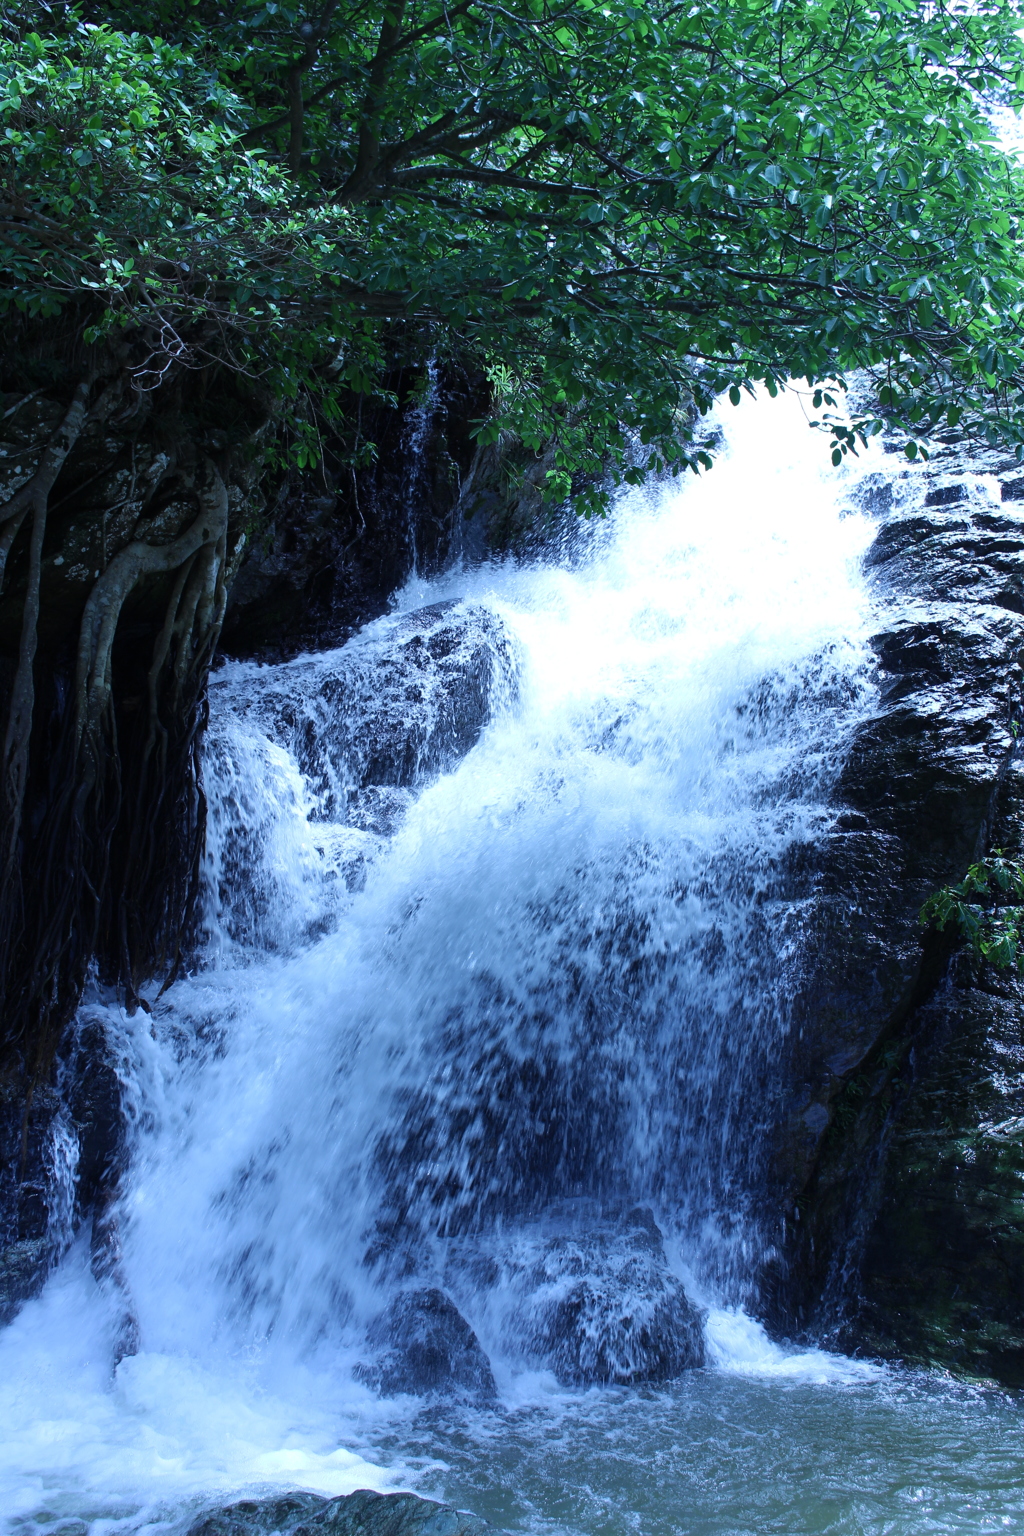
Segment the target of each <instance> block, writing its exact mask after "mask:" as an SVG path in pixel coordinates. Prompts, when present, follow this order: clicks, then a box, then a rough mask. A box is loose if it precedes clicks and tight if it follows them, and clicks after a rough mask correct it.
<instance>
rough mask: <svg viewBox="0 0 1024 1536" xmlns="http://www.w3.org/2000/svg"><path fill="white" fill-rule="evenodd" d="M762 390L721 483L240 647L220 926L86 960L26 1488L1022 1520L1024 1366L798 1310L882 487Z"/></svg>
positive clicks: (46, 1492)
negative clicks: (910, 1344)
mask: <svg viewBox="0 0 1024 1536" xmlns="http://www.w3.org/2000/svg"><path fill="white" fill-rule="evenodd" d="M721 427H722V429H723V431H724V432H725V435H726V443H727V450H726V452H725V454H724V457H723V460H722V462H721V463H720V464H719V465H718V466H717V467H716V468H715V470H714V471H713V472H712V473H711V474H710V475H708V476H707V477H706V478H702V479H701V480H700V481H697V482H691V483H690V484H688V485H687V486H685V487H683V486H681V485H676V484H669V485H667V486H663V487H660V488H658V489H656V490H655V491H653V492H650V493H648V494H646V495H642V494H640V493H638V492H632V493H629V494H628V495H626V496H624V497H623V498H621V500H620V501H619V503H618V504H617V506H616V507H615V509H614V511H613V513H612V515H611V517H610V518H609V519H608V521H607V523H604V524H599V525H594V526H592V527H587V528H582V529H580V530H577V531H575V532H573V533H571V534H569V535H567V536H566V538H565V540H564V541H563V542H562V543H561V544H559V543H558V542H557V541H556V540H552V541H551V544H550V547H549V548H548V549H547V550H546V551H545V552H544V555H543V557H540V556H538V557H537V558H535V559H532V560H529V561H520V562H518V563H516V562H512V561H508V562H494V563H491V564H486V565H482V566H477V567H467V568H466V569H460V570H455V571H451V572H449V573H447V574H446V575H444V576H442V577H439V578H437V579H436V580H433V581H414V582H412V583H410V586H409V587H408V588H407V589H406V590H405V591H404V592H403V593H402V594H401V595H400V598H399V600H398V603H397V605H396V608H395V611H394V612H393V613H391V614H389V615H388V616H387V617H386V618H385V619H382V620H380V621H378V622H377V623H375V624H372V625H370V626H368V627H367V629H366V630H365V631H363V632H362V633H361V634H360V635H359V636H357V637H356V638H355V639H354V640H353V641H352V642H350V643H349V645H347V646H345V647H343V648H342V649H341V650H338V651H333V652H324V653H322V654H318V655H311V656H305V657H300V658H298V659H296V660H295V661H293V662H289V663H286V664H282V665H280V666H274V667H261V666H258V665H255V664H248V663H245V664H243V663H229V664H228V665H226V666H224V667H223V668H222V669H221V670H220V671H219V672H218V673H217V674H216V675H215V677H214V679H213V682H212V685H211V690H210V694H211V722H210V730H209V734H208V738H207V743H206V747H205V759H204V764H205V766H204V776H205V788H206V793H207V796H208V800H209V807H210V816H209V837H208V853H207V899H206V919H205V923H206V943H205V949H204V957H203V962H202V964H201V965H200V966H199V967H198V968H197V969H196V971H195V974H194V975H192V976H190V977H187V978H185V979H183V980H181V981H178V982H177V983H176V984H175V985H174V986H173V987H172V988H170V989H169V991H168V992H167V993H166V994H165V995H163V996H161V997H157V996H156V989H154V990H153V994H152V996H151V997H150V999H149V1002H150V1005H151V1009H152V1011H151V1012H150V1013H146V1012H143V1011H140V1012H138V1013H136V1014H135V1015H134V1016H133V1017H131V1018H128V1017H126V1016H125V1015H124V1014H123V1012H122V1010H121V1009H120V1008H119V1007H118V1006H117V1004H116V1001H115V1000H113V999H112V998H110V997H108V996H105V995H103V994H102V993H100V992H99V991H98V990H97V991H94V992H93V993H92V994H91V995H90V996H89V997H87V999H86V1000H85V1002H84V1003H83V1007H82V1009H81V1013H80V1017H79V1021H78V1024H77V1026H76V1027H77V1029H78V1030H79V1031H81V1032H82V1036H83V1038H85V1037H86V1036H88V1038H89V1039H90V1040H93V1041H95V1040H102V1041H103V1042H104V1049H105V1051H106V1053H107V1059H109V1060H110V1061H111V1062H112V1063H113V1066H112V1069H111V1070H112V1071H113V1072H114V1073H115V1074H116V1079H117V1083H118V1091H119V1093H120V1097H121V1105H122V1111H123V1114H124V1117H125V1119H126V1122H127V1125H128V1128H129V1129H128V1137H127V1143H126V1145H125V1147H124V1148H123V1162H124V1171H123V1173H122V1176H121V1183H120V1192H119V1197H118V1201H117V1204H116V1207H114V1208H112V1209H111V1210H110V1211H108V1212H105V1213H104V1216H103V1224H102V1226H101V1227H99V1228H98V1229H97V1231H98V1232H99V1237H98V1238H97V1236H96V1233H95V1232H94V1233H93V1235H92V1251H90V1233H89V1231H88V1230H82V1231H80V1232H78V1233H77V1234H75V1233H72V1232H71V1231H70V1230H69V1231H68V1234H67V1244H66V1251H65V1252H64V1256H63V1258H62V1260H61V1262H60V1264H59V1265H58V1266H57V1268H56V1269H55V1271H54V1273H53V1274H52V1275H51V1276H50V1278H49V1280H48V1283H47V1285H46V1287H45V1289H44V1291H43V1293H42V1294H41V1295H40V1296H39V1297H38V1298H37V1299H36V1300H33V1301H30V1302H28V1303H27V1304H26V1305H25V1306H24V1307H23V1308H22V1310H21V1312H20V1313H19V1314H18V1316H17V1317H16V1318H15V1320H14V1321H13V1322H12V1323H11V1324H10V1325H9V1326H8V1327H7V1328H6V1329H4V1330H3V1331H2V1332H0V1531H3V1532H5V1533H10V1536H115V1533H124V1536H143V1533H145V1536H149V1533H154V1536H155V1533H157V1532H159V1533H167V1536H179V1533H183V1532H185V1531H186V1530H187V1528H188V1525H189V1524H190V1522H191V1521H192V1520H193V1519H194V1518H195V1516H196V1515H197V1513H198V1512H200V1511H201V1510H203V1509H206V1508H210V1507H212V1506H214V1505H223V1504H225V1503H227V1502H229V1501H230V1500H232V1499H235V1498H239V1497H242V1496H251V1495H254V1494H263V1493H269V1492H273V1491H275V1490H286V1489H305V1490H310V1491H313V1492H319V1493H324V1494H330V1495H334V1494H342V1493H347V1492H350V1491H352V1490H354V1489H356V1488H377V1489H381V1490H391V1489H404V1488H408V1489H412V1490H414V1491H416V1492H419V1493H421V1494H424V1495H426V1496H429V1497H434V1498H443V1499H445V1500H447V1501H449V1502H451V1503H454V1504H456V1505H457V1506H458V1507H460V1508H465V1509H470V1510H472V1511H473V1512H474V1513H476V1514H477V1515H479V1516H482V1517H483V1518H485V1519H488V1520H490V1521H491V1522H493V1524H494V1525H495V1526H496V1527H497V1528H498V1529H499V1530H505V1531H522V1532H530V1533H536V1536H548V1533H550V1536H556V1533H566V1536H620V1533H621V1536H626V1533H633V1532H637V1533H641V1536H670V1533H671V1536H747V1533H750V1536H754V1533H758V1536H760V1533H764V1532H779V1533H783V1536H797V1533H804V1532H806V1533H825V1532H835V1533H840V1532H841V1533H844V1536H846V1533H864V1536H876V1533H877V1536H883V1533H885V1536H904V1533H905V1536H913V1533H918V1532H938V1533H946V1532H949V1533H953V1532H964V1533H968V1532H978V1531H987V1530H1000V1529H1006V1528H1016V1527H1017V1526H1019V1525H1020V1524H1021V1522H1022V1521H1024V1493H1022V1491H1021V1490H1022V1488H1024V1438H1022V1435H1021V1408H1020V1401H1019V1399H1018V1398H1016V1397H1014V1396H1013V1395H1011V1394H1007V1393H1004V1392H1000V1391H997V1390H995V1389H994V1388H989V1387H986V1386H983V1385H975V1386H971V1385H967V1384H963V1383H956V1382H952V1381H949V1380H947V1379H944V1378H942V1377H940V1376H938V1375H930V1374H928V1373H924V1372H913V1371H906V1370H900V1369H896V1368H892V1367H883V1366H881V1365H878V1364H875V1363H873V1362H870V1361H863V1360H852V1359H847V1358H845V1357H843V1356H840V1355H834V1354H829V1353H826V1352H825V1351H824V1350H815V1349H813V1348H801V1349H797V1348H794V1347H790V1346H785V1345H783V1344H780V1343H774V1342H772V1341H770V1340H769V1338H768V1337H767V1335H766V1333H765V1331H764V1329H763V1328H762V1326H761V1325H760V1323H759V1322H758V1321H757V1294H758V1291H757V1285H758V1276H759V1274H761V1273H762V1272H763V1271H764V1268H765V1266H766V1265H770V1264H771V1261H772V1257H773V1254H774V1252H775V1247H776V1244H777V1243H778V1241H779V1233H780V1222H781V1219H782V1218H781V1213H780V1211H779V1209H778V1201H777V1200H775V1199H774V1190H773V1182H772V1172H771V1170H772V1148H773V1140H772V1138H773V1134H774V1128H775V1126H776V1125H777V1123H778V1120H779V1115H780V1105H781V1104H782V1103H783V1102H784V1098H785V1093H786V1084H785V1081H784V1071H783V1063H784V1061H785V1050H786V1040H787V1033H788V1029H789V1017H788V1008H789V1004H790V1000H791V998H792V996H793V995H794V989H795V987H796V985H797V977H798V974H799V962H800V954H801V949H800V946H801V934H802V931H803V929H802V924H803V922H804V918H805V915H806V910H807V903H808V900H809V897H808V893H807V890H806V889H805V886H804V885H801V882H800V879H799V878H797V874H795V872H799V870H800V868H801V867H802V865H803V864H804V863H805V862H806V860H805V858H804V855H805V853H806V851H807V850H808V849H812V848H813V847H814V845H815V842H816V839H819V838H820V837H821V836H822V835H823V834H824V833H825V832H827V830H828V828H829V826H830V824H831V819H832V817H833V816H834V811H833V810H832V809H831V808H830V800H829V792H830V788H831V786H832V785H833V784H834V783H835V780H836V776H837V774H838V772H839V770H840V768H841V766H842V762H843V757H844V753H845V751H846V749H847V747H848V744H849V742H850V741H851V739H852V736H853V733H854V731H855V730H856V728H857V726H858V724H859V723H860V722H862V721H863V720H864V719H866V718H867V717H868V716H869V715H870V712H871V709H872V705H873V701H874V700H875V697H876V694H875V681H874V677H873V673H872V666H871V652H870V648H869V646H868V637H869V635H870V634H871V633H872V629H871V622H872V618H871V602H870V595H869V592H868V589H867V586H866V584H865V580H864V577H863V575H862V571H861V563H862V557H863V554H864V552H865V550H866V548H867V546H868V544H869V543H870V540H871V538H872V536H873V531H874V525H873V524H872V522H871V520H870V518H869V517H867V516H866V515H865V514H863V513H862V512H860V511H858V510H857V509H856V508H857V503H856V498H855V497H851V495H850V486H851V485H852V483H853V475H854V473H856V472H860V471H862V470H863V469H866V468H870V467H871V465H870V461H869V463H868V464H865V465H861V466H860V470H858V471H856V472H847V473H840V474H833V473H832V472H830V471H828V470H827V467H826V461H827V452H826V448H825V443H824V440H823V439H822V437H821V436H820V435H819V434H815V433H812V432H809V431H808V430H807V428H806V423H805V421H804V417H803V415H802V413H801V407H800V403H799V401H798V400H797V399H796V398H795V397H793V396H792V395H790V396H787V397H783V398H782V399H780V400H779V401H777V402H769V401H766V400H762V401H759V402H757V403H756V404H753V405H744V406H743V407H742V408H741V409H740V410H739V411H736V412H732V411H730V410H729V409H728V408H726V410H725V412H724V413H723V415H722V417H721ZM58 1131H59V1127H58ZM68 1145H70V1143H68ZM64 1148H65V1142H64V1141H61V1139H60V1137H59V1135H56V1134H55V1139H54V1151H53V1156H54V1159H55V1160H58V1159H59V1158H60V1157H61V1156H64V1157H65V1158H66V1160H67V1167H66V1168H65V1170H64V1173H65V1175H66V1177H65V1180H64V1185H65V1186H67V1187H72V1186H73V1180H74V1174H75V1169H74V1166H73V1161H74V1153H73V1150H72V1151H70V1152H67V1151H65V1150H63V1149H64ZM55 1165H56V1164H55ZM55 1187H63V1186H61V1185H60V1181H59V1180H58V1181H56V1184H55ZM65 1203H67V1204H68V1209H70V1208H71V1206H70V1203H68V1202H65ZM51 1219H52V1220H54V1221H58V1220H59V1219H60V1212H59V1211H56V1210H55V1212H54V1213H52V1217H51ZM424 1339H426V1340H427V1341H428V1343H429V1345H430V1348H429V1349H428V1350H426V1351H425V1350H424V1348H423V1347H422V1346H423V1341H424ZM410 1341H411V1342H410ZM439 1341H440V1342H439ZM417 1351H418V1353H417ZM428 1356H429V1358H428ZM431 1373H433V1374H431Z"/></svg>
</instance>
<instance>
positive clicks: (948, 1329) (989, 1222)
mask: <svg viewBox="0 0 1024 1536" xmlns="http://www.w3.org/2000/svg"><path fill="white" fill-rule="evenodd" d="M891 462H892V470H891V471H889V472H887V473H883V474H881V475H878V476H874V477H871V478H869V479H868V480H867V481H866V482H865V483H864V484H863V485H862V486H861V488H860V490H859V493H858V499H859V500H860V502H861V503H862V504H864V503H866V504H867V506H868V507H869V509H870V510H872V511H873V512H875V514H876V515H877V516H878V517H879V531H878V535H877V537H876V539H875V541H874V544H873V546H872V548H871V551H870V553H869V555H868V567H869V570H870V574H871V580H872V585H873V589H874V595H875V602H876V610H877V624H878V629H877V632H876V634H875V636H874V638H873V641H872V646H873V649H874V651H875V654H876V656H877V666H878V685H879V693H878V705H877V709H876V711H875V712H874V715H873V718H871V719H870V720H869V721H868V722H866V723H865V725H864V726H863V727H862V729H861V730H860V732H859V734H858V737H857V739H856V742H855V744H854V748H853V751H852V752H851V754H850V756H849V759H848V761H847V763H846V766H845V769H844V772H843V775H842V779H841V782H840V784H839V785H838V787H837V800H838V810H839V814H838V818H837V823H836V826H835V829H834V832H833V833H832V835H831V837H830V838H829V839H827V841H826V843H825V845H824V846H823V847H822V848H820V849H819V850H817V854H816V858H815V864H816V870H817V872H816V875H815V876H814V877H813V882H812V883H813V885H814V890H815V894H814V918H813V921H812V924H811V931H810V935H809V940H808V944H807V949H806V953H805V960H804V977H803V984H802V987H801V990H800V996H799V999H798V1007H797V1011H796V1017H795V1020H794V1026H795V1027H794V1031H793V1036H792V1045H791V1060H790V1081H791V1099H790V1104H789V1106H788V1114H787V1119H786V1126H785V1130H784V1133H783V1137H782V1144H781V1150H780V1165H779V1176H780V1180H781V1185H782V1188H783V1189H784V1191H785V1194H784V1197H783V1199H784V1203H785V1212H786V1215H785V1226H784V1232H783V1234H782V1242H781V1247H782V1252H783V1254H784V1256H785V1258H784V1263H783V1266H782V1272H781V1275H780V1276H779V1277H778V1281H779V1282H780V1283H779V1291H778V1295H779V1297H780V1298H781V1305H780V1306H779V1309H778V1314H777V1320H778V1321H779V1322H780V1324H781V1325H782V1326H783V1327H788V1328H790V1329H792V1328H793V1327H794V1325H795V1326H796V1327H797V1328H803V1329H805V1330H806V1331H807V1332H810V1333H815V1334H818V1335H820V1334H821V1332H822V1331H823V1330H825V1329H828V1328H832V1329H834V1330H836V1332H837V1335H838V1337H839V1338H840V1339H841V1341H842V1342H843V1343H845V1344H846V1345H847V1346H848V1347H849V1346H860V1347H863V1348H865V1349H867V1350H869V1351H870V1352H873V1353H875V1352H877V1353H883V1354H888V1355H903V1356H906V1357H908V1358H914V1359H918V1360H930V1361H936V1362H939V1363H942V1364H949V1365H962V1366H967V1367H970V1368H973V1369H980V1370H982V1371H983V1372H984V1373H986V1374H993V1375H996V1376H999V1377H1000V1378H1001V1379H1004V1380H1014V1381H1016V1380H1017V1379H1018V1378H1019V1377H1020V1375H1021V1361H1022V1358H1024V1357H1022V1356H1021V1334H1020V1330H1021V1322H1022V1305H1024V1295H1022V1294H1021V1289H1020V1281H1019V1278H1017V1277H1018V1276H1019V1268H1018V1266H1019V1254H1020V1252H1021V1247H1020V1245H1021V1240H1022V1236H1024V1198H1022V1191H1021V1189H1020V1183H1019V1173H1018V1169H1019V1167H1020V1165H1021V1150H1022V1144H1021V1130H1022V1128H1024V1122H1021V1121H1020V1120H1019V1119H1018V1118H1017V1116H1018V1114H1019V1110H1018V1105H1017V1099H1018V1097H1019V1094H1020V1087H1019V1083H1018V1080H1017V1062H1018V1059H1019V1051H1020V1040H1021V1034H1020V1032H1021V1022H1020V1020H1021V1014H1020V1000H1019V995H1018V993H1017V991H1016V990H1015V988H1014V987H1013V985H1012V984H1010V985H1007V984H1005V983H1002V982H998V981H996V980H995V979H994V978H993V977H992V976H989V975H981V974H978V973H977V972H976V971H975V970H972V969H971V968H970V967H966V966H965V965H964V964H963V962H962V961H955V962H952V961H951V949H952V939H951V938H947V937H946V936H939V935H937V934H934V933H922V931H921V929H920V927H919V924H918V913H919V911H920V908H921V905H922V903H923V902H924V900H925V899H926V897H927V896H928V895H929V894H930V892H932V891H933V890H935V889H936V888H937V887H938V886H940V885H943V884H946V883H948V882H950V881H952V880H957V879H959V878H961V877H962V875H963V873H964V871H965V869H966V866H967V865H968V864H969V863H970V862H971V861H972V860H973V859H976V858H978V857H979V856H981V855H982V854H983V853H984V852H986V851H987V850H988V849H989V848H990V847H992V846H993V845H1005V846H1006V847H1007V848H1012V847H1019V846H1020V842H1021V838H1022V834H1024V822H1022V820H1021V789H1020V785H1021V769H1020V766H1019V763H1018V759H1017V751H1018V731H1019V728H1020V724H1019V723H1020V721H1021V716H1022V697H1021V677H1022V669H1021V662H1022V659H1024V501H1022V498H1024V478H1022V476H1021V470H1020V466H1019V465H1018V464H1017V463H1016V462H1015V461H1010V462H1007V461H1006V459H1005V458H1004V457H1002V456H1000V455H999V454H997V453H994V452H990V451H981V452H973V453H972V452H968V451H966V450H965V448H964V446H963V445H962V444H960V443H958V442H956V441H955V440H954V441H951V442H949V443H948V444H947V445H945V448H944V450H943V451H942V452H940V453H938V454H937V455H935V456H934V457H933V459H932V460H931V462H930V463H929V464H927V465H923V466H918V467H913V468H911V467H908V466H906V461H905V460H904V461H903V467H902V468H900V467H899V466H900V461H899V460H898V459H896V458H895V457H894V458H893V459H892V461H891Z"/></svg>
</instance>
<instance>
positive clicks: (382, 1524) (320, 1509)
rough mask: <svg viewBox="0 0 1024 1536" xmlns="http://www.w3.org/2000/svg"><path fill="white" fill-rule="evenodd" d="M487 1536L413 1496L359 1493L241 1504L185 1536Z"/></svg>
mask: <svg viewBox="0 0 1024 1536" xmlns="http://www.w3.org/2000/svg"><path fill="white" fill-rule="evenodd" d="M321 1532H322V1533H323V1536H487V1533H488V1532H491V1533H494V1527H493V1526H491V1525H488V1523H487V1521H486V1520H478V1519H477V1517H476V1516H475V1515H470V1514H466V1513H465V1512H464V1511H462V1510H458V1509H454V1508H453V1507H452V1506H451V1505H450V1504H438V1503H435V1501H434V1500H433V1499H421V1498H419V1497H418V1496H417V1495H416V1494H414V1493H373V1492H371V1491H370V1490H369V1489H366V1488H361V1489H359V1491H358V1492H356V1493H349V1494H344V1495H342V1496H341V1497H340V1498H336V1499H323V1498H319V1497H318V1496H317V1495H316V1494H314V1493H288V1494H284V1495H283V1496H277V1497H273V1498H269V1499H244V1500H242V1501H240V1502H239V1503H237V1504H230V1505H228V1506H227V1508H225V1509H218V1510H213V1511H211V1512H210V1513H208V1514H205V1515H203V1516H201V1517H200V1519H198V1520H196V1521H195V1522H194V1523H193V1524H192V1525H191V1526H189V1529H188V1532H187V1536H314V1533H321Z"/></svg>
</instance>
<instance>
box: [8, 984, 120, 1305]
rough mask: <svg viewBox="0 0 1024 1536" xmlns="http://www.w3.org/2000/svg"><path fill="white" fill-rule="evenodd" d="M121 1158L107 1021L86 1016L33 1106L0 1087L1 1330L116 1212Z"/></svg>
mask: <svg viewBox="0 0 1024 1536" xmlns="http://www.w3.org/2000/svg"><path fill="white" fill-rule="evenodd" d="M123 1155H124V1126H123V1116H122V1108H121V1082H120V1078H119V1076H118V1072H117V1067H116V1063H115V1061H114V1058H113V1053H112V1051H111V1048H110V1042H109V1040H108V1037H107V1034H106V1029H105V1027H104V1023H103V1021H102V1020H100V1019H98V1018H95V1017H93V1016H91V1015H90V1014H89V1012H88V1011H87V1010H86V1011H84V1012H83V1015H82V1017H81V1018H80V1020H79V1021H78V1022H77V1023H76V1024H75V1025H74V1026H73V1027H72V1028H71V1029H70V1030H69V1031H68V1034H67V1037H66V1039H65V1042H64V1045H63V1046H62V1049H61V1051H60V1053H59V1054H58V1056H57V1058H56V1060H55V1062H54V1064H53V1067H52V1070H51V1074H50V1080H49V1082H47V1083H45V1084H40V1085H37V1086H36V1087H35V1089H34V1090H33V1092H32V1093H31V1095H30V1096H28V1102H27V1106H26V1094H25V1091H24V1088H23V1086H22V1085H21V1084H18V1083H15V1084H9V1085H2V1086H0V1323H3V1322H9V1321H10V1319H11V1318H12V1317H13V1316H14V1315H15V1313H16V1312H17V1311H18V1309H19V1307H20V1306H21V1305H22V1303H23V1302H25V1301H28V1300H30V1299H31V1298H32V1297H33V1296H35V1295H37V1294H38V1293H39V1291H40V1290H41V1288H42V1286H43V1284H44V1283H45V1281H46V1278H47V1276H48V1275H49V1273H50V1271H51V1270H52V1268H53V1266H54V1264H55V1263H56V1261H57V1260H58V1259H59V1258H60V1256H61V1254H62V1253H63V1252H64V1251H65V1249H66V1248H67V1246H68V1244H69V1243H70V1241H71V1240H72V1238H73V1237H74V1235H75V1233H76V1231H77V1230H78V1229H79V1227H80V1226H81V1224H82V1222H83V1220H87V1219H92V1218H93V1217H94V1216H97V1215H98V1213H100V1212H101V1211H106V1209H107V1208H108V1207H109V1206H110V1204H111V1202H112V1200H113V1195H114V1192H115V1191H116V1187H117V1182H118V1179H119V1177H120V1173H121V1169H122V1162H123ZM97 1251H98V1248H97Z"/></svg>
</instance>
